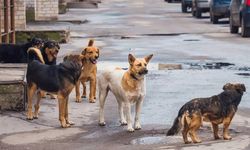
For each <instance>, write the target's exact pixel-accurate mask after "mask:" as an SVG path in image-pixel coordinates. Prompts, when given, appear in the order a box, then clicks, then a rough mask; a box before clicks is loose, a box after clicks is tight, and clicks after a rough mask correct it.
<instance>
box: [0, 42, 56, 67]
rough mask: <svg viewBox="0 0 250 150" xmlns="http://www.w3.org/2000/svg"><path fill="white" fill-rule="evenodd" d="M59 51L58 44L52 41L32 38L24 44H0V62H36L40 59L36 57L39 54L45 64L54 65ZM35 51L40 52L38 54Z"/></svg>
mask: <svg viewBox="0 0 250 150" xmlns="http://www.w3.org/2000/svg"><path fill="white" fill-rule="evenodd" d="M34 48H35V50H34ZM59 49H60V46H59V44H58V42H55V41H53V40H48V41H43V40H42V39H40V38H32V40H31V41H29V42H27V43H26V44H0V62H1V63H28V62H30V61H32V60H37V59H38V58H39V57H40V56H37V55H38V53H41V54H42V56H43V59H44V61H45V64H48V65H54V64H56V58H57V54H58V52H59ZM37 50H40V52H38V51H37ZM37 52H38V53H37Z"/></svg>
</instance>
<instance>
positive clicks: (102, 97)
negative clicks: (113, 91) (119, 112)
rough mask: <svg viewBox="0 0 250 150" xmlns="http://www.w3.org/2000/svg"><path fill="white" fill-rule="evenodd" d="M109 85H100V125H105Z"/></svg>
mask: <svg viewBox="0 0 250 150" xmlns="http://www.w3.org/2000/svg"><path fill="white" fill-rule="evenodd" d="M108 91H109V89H108V86H106V87H105V86H104V85H99V105H100V110H99V125H100V126H105V125H106V123H105V120H104V104H105V100H106V97H107V95H108Z"/></svg>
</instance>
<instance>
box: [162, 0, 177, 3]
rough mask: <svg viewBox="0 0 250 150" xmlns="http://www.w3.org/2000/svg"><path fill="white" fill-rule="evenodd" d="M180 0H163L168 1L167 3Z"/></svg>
mask: <svg viewBox="0 0 250 150" xmlns="http://www.w3.org/2000/svg"><path fill="white" fill-rule="evenodd" d="M180 1H181V0H165V2H168V3H173V2H180Z"/></svg>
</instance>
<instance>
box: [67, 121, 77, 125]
mask: <svg viewBox="0 0 250 150" xmlns="http://www.w3.org/2000/svg"><path fill="white" fill-rule="evenodd" d="M66 123H67V124H69V125H75V123H74V122H73V121H66Z"/></svg>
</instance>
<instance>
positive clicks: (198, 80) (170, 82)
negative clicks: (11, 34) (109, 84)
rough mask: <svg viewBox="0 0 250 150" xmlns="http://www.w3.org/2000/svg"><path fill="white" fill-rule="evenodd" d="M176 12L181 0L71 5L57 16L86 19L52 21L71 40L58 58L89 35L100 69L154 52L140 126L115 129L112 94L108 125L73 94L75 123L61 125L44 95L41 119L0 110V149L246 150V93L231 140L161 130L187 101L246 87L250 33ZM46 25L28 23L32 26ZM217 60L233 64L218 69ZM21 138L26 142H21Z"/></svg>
mask: <svg viewBox="0 0 250 150" xmlns="http://www.w3.org/2000/svg"><path fill="white" fill-rule="evenodd" d="M180 12H181V9H180V4H178V3H173V4H168V3H165V2H164V1H163V0H136V1H131V0H104V1H103V2H102V3H101V4H100V7H99V8H98V9H87V10H74V9H71V10H69V11H68V13H67V14H65V15H61V16H60V20H65V21H67V20H69V19H70V20H85V19H87V20H88V22H87V23H85V24H71V23H68V22H59V23H53V24H51V28H68V29H70V30H71V40H70V42H69V43H68V44H63V45H62V50H61V51H60V53H59V60H61V59H62V57H63V56H64V55H66V54H68V53H79V52H80V50H81V48H83V47H85V46H86V45H87V41H88V40H89V38H94V39H95V40H96V45H97V46H98V47H100V49H101V56H100V58H99V62H98V70H99V71H101V70H103V69H104V68H106V67H110V66H120V67H127V66H128V64H127V55H128V53H134V54H135V55H136V56H138V57H143V56H145V55H148V54H151V53H153V54H154V57H153V60H152V62H151V64H150V66H149V69H150V71H149V74H148V76H147V96H146V98H145V102H144V105H143V110H142V115H141V119H142V128H143V129H142V130H141V131H137V132H135V133H132V134H129V133H127V132H126V131H125V127H120V125H119V119H118V111H117V103H116V100H115V99H114V97H113V95H112V94H110V95H109V96H108V100H107V104H106V107H105V114H106V122H107V126H106V127H104V128H101V127H99V126H97V122H98V102H97V103H96V104H89V103H88V102H87V100H85V101H83V103H81V104H76V103H74V92H73V93H72V94H71V96H70V101H71V104H70V117H71V118H72V121H74V122H75V123H76V125H75V127H73V128H70V129H66V130H64V129H60V128H59V122H58V121H57V120H58V119H57V117H58V112H57V102H56V101H53V100H48V99H47V100H44V101H43V105H42V107H41V115H40V118H39V119H38V120H34V121H26V120H25V112H23V113H13V112H5V113H3V114H2V115H1V118H0V121H1V122H3V123H4V124H2V125H0V126H1V128H0V133H1V135H0V138H1V143H0V144H1V145H0V148H1V149H128V148H129V149H195V148H198V149H201V148H202V149H216V148H219V149H227V150H229V149H232V150H233V149H236V148H238V149H248V148H247V146H248V145H249V143H250V136H249V133H250V131H249V123H248V122H249V121H250V119H249V116H248V114H249V109H248V108H249V107H250V101H249V100H248V97H249V96H250V95H249V93H248V92H247V93H246V94H245V95H244V97H243V99H242V102H241V104H240V108H241V109H240V110H241V111H240V113H239V114H240V115H239V116H236V117H235V122H233V123H232V125H231V130H232V131H231V132H232V135H233V138H234V140H232V141H231V142H226V143H225V142H224V141H223V140H220V141H216V142H215V141H213V140H212V136H211V131H210V130H207V129H206V128H204V129H202V130H201V133H202V134H201V135H200V136H201V137H202V138H203V139H204V143H203V144H200V145H198V147H197V146H195V145H191V146H186V145H184V144H182V139H181V137H180V136H175V137H165V136H164V133H165V132H166V129H167V128H168V127H169V126H170V125H171V124H172V121H173V120H174V118H175V117H176V115H177V112H178V110H179V108H180V107H181V106H182V105H183V104H184V103H185V102H186V101H188V100H190V99H192V98H195V97H208V96H211V95H214V94H218V93H220V92H221V91H222V86H223V85H224V84H225V83H227V82H241V83H244V84H245V85H246V88H247V89H248V87H249V86H250V80H249V73H250V64H249V61H248V59H249V58H250V53H249V51H250V49H249V46H250V45H249V41H250V39H243V38H241V37H240V35H232V34H230V33H229V25H228V24H227V23H228V20H227V19H224V20H223V21H222V23H220V24H218V25H212V24H211V23H210V22H209V18H208V17H206V16H208V14H206V15H205V17H204V18H202V19H194V18H192V17H191V14H182V13H180ZM48 26H49V25H43V24H40V25H39V26H38V25H37V26H32V25H30V28H48ZM216 63H217V64H223V63H230V64H232V65H229V66H222V67H221V66H219V65H217V66H216V65H215V64H216ZM159 64H180V65H181V66H182V69H179V70H166V69H163V70H162V69H159ZM238 74H241V75H238ZM242 74H243V75H242ZM243 108H244V109H243ZM243 110H244V111H243ZM16 124H18V126H16ZM62 132H63V133H62ZM61 133H62V134H61ZM23 137H26V139H27V140H22V138H23ZM206 140H207V142H205V141H206ZM18 142H19V143H18ZM235 143H241V144H235ZM18 144H19V145H18ZM239 146H240V147H239Z"/></svg>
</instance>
